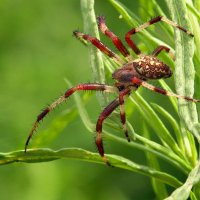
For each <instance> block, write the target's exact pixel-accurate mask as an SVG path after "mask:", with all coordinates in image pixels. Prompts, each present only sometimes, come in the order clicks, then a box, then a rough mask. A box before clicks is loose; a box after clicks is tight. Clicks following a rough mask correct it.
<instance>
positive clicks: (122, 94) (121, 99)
mask: <svg viewBox="0 0 200 200" xmlns="http://www.w3.org/2000/svg"><path fill="white" fill-rule="evenodd" d="M129 94H130V89H129V88H127V89H124V90H122V91H120V92H119V104H120V107H119V108H120V119H121V123H122V126H123V130H124V133H125V136H126V138H127V140H128V142H130V141H131V140H130V137H129V135H128V130H127V126H126V113H125V109H124V98H125V97H126V96H129Z"/></svg>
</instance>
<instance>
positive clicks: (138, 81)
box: [131, 77, 200, 103]
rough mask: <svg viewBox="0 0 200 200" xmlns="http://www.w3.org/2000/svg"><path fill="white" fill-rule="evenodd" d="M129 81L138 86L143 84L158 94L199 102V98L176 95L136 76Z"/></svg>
mask: <svg viewBox="0 0 200 200" xmlns="http://www.w3.org/2000/svg"><path fill="white" fill-rule="evenodd" d="M131 82H132V83H134V84H137V85H138V86H143V87H145V88H147V89H149V90H152V91H154V92H158V93H160V94H163V95H166V96H173V97H176V98H179V99H185V100H187V101H192V102H195V103H196V102H200V100H197V99H193V98H191V97H186V96H181V95H178V94H175V93H172V92H168V91H166V90H163V89H161V88H158V87H155V86H153V85H151V84H149V83H147V82H146V81H143V80H141V79H139V78H137V77H134V78H132V79H131Z"/></svg>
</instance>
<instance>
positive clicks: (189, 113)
mask: <svg viewBox="0 0 200 200" xmlns="http://www.w3.org/2000/svg"><path fill="white" fill-rule="evenodd" d="M166 2H167V5H168V6H169V10H170V12H171V15H172V19H173V21H175V22H177V23H178V24H179V25H181V26H183V27H187V29H189V30H190V23H189V20H188V18H187V15H186V13H187V10H186V4H185V1H182V0H169V1H168V0H167V1H166ZM175 33H176V34H175V36H176V40H175V43H176V61H175V65H176V68H175V86H176V91H177V93H178V94H181V95H186V96H191V97H192V96H193V94H194V73H195V71H194V65H193V62H192V57H193V53H194V42H193V39H192V38H191V37H189V36H188V35H186V34H185V33H182V32H181V31H179V30H177V29H176V31H175ZM178 104H179V114H180V117H181V119H182V121H183V123H184V125H185V126H186V127H187V129H188V130H189V131H191V132H192V133H193V134H194V136H195V137H196V138H197V140H198V142H199V143H200V125H199V123H198V115H197V110H196V105H195V104H194V103H191V102H186V101H185V100H183V99H179V101H178Z"/></svg>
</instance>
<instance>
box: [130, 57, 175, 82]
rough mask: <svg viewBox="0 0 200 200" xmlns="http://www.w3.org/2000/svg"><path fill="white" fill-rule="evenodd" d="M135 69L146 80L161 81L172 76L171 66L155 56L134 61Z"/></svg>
mask: <svg viewBox="0 0 200 200" xmlns="http://www.w3.org/2000/svg"><path fill="white" fill-rule="evenodd" d="M133 67H134V68H135V70H136V71H137V73H138V74H139V75H140V76H142V77H143V78H145V79H161V78H169V77H170V76H172V71H171V69H170V68H169V66H168V65H166V64H165V63H163V62H161V61H160V60H158V59H157V58H156V57H153V56H141V57H140V58H139V59H136V60H134V61H133Z"/></svg>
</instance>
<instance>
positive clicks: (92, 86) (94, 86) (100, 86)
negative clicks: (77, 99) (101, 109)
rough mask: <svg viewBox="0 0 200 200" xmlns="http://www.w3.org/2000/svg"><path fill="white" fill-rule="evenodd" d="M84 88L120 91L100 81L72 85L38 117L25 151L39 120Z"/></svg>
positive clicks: (85, 89) (84, 89)
mask: <svg viewBox="0 0 200 200" xmlns="http://www.w3.org/2000/svg"><path fill="white" fill-rule="evenodd" d="M79 90H83V91H87V90H93V91H105V92H114V93H115V92H118V90H117V88H116V87H113V86H108V85H105V84H98V83H85V84H79V85H77V86H75V87H72V88H71V89H69V90H67V91H66V92H65V94H64V95H62V96H61V97H59V98H58V99H57V100H56V101H54V102H53V103H52V104H51V105H49V106H48V107H46V108H45V109H44V110H43V111H42V112H41V113H40V114H39V115H38V117H37V119H36V121H35V123H34V125H33V128H32V129H31V132H30V134H29V136H28V138H27V140H26V143H25V152H26V151H27V147H28V144H29V141H30V139H31V138H32V136H33V134H34V132H35V130H36V128H37V127H38V124H39V122H40V121H41V120H42V119H44V118H45V117H46V115H47V114H48V113H49V112H51V111H52V110H53V109H55V108H56V107H57V106H58V105H59V104H61V103H62V102H64V101H65V100H66V99H67V98H68V97H69V96H71V95H72V94H73V93H74V92H76V91H79Z"/></svg>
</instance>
